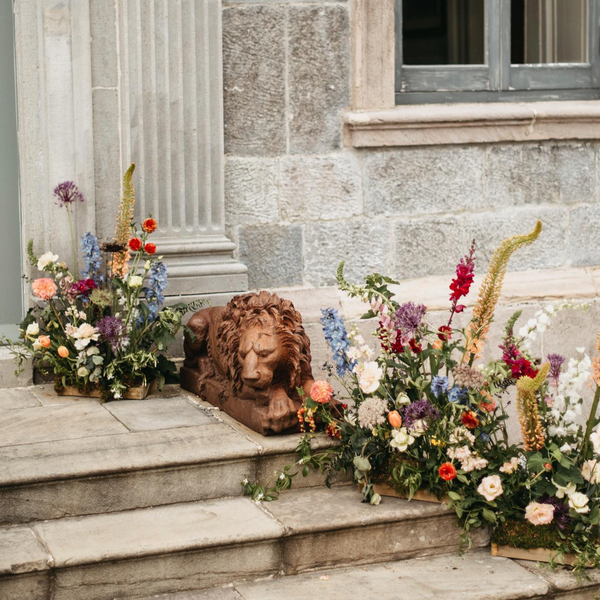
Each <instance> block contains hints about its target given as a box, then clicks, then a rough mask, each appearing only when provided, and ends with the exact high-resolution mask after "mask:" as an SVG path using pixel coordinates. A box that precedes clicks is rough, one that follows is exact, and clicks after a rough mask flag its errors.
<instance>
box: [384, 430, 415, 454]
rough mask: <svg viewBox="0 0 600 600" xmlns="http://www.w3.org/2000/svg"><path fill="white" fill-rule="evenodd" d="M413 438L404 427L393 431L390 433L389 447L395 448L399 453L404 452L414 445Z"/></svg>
mask: <svg viewBox="0 0 600 600" xmlns="http://www.w3.org/2000/svg"><path fill="white" fill-rule="evenodd" d="M414 442H415V438H414V437H413V436H412V435H410V433H408V430H407V429H406V427H401V428H400V429H394V431H393V432H392V441H391V442H390V446H391V447H392V448H396V450H398V451H399V452H406V450H407V449H408V447H409V446H410V445H411V444H414Z"/></svg>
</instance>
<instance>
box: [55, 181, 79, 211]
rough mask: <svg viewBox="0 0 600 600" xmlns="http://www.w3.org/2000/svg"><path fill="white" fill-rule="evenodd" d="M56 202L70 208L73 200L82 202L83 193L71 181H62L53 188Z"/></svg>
mask: <svg viewBox="0 0 600 600" xmlns="http://www.w3.org/2000/svg"><path fill="white" fill-rule="evenodd" d="M54 197H55V198H56V203H57V204H58V205H59V206H60V207H63V206H66V207H67V208H70V206H71V204H74V203H75V202H83V194H82V193H81V192H80V191H79V188H78V187H77V186H76V185H75V183H73V182H72V181H63V182H62V183H59V184H58V185H57V186H56V187H55V188H54Z"/></svg>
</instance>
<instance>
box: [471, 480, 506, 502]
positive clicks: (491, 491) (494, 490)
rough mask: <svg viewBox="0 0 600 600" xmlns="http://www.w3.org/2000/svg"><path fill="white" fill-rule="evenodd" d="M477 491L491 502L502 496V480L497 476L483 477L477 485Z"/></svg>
mask: <svg viewBox="0 0 600 600" xmlns="http://www.w3.org/2000/svg"><path fill="white" fill-rule="evenodd" d="M477 491H478V492H479V493H480V494H481V495H482V496H483V497H484V498H485V499H486V500H487V501H488V502H492V501H493V500H495V499H496V498H497V497H498V496H501V495H502V492H503V491H504V490H503V489H502V480H501V479H500V477H498V475H489V476H488V477H484V478H483V479H482V480H481V483H480V484H479V486H478V488H477Z"/></svg>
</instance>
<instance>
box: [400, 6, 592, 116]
mask: <svg viewBox="0 0 600 600" xmlns="http://www.w3.org/2000/svg"><path fill="white" fill-rule="evenodd" d="M402 1H403V0H395V2H394V17H395V18H394V27H395V65H396V66H395V103H396V105H402V104H426V103H438V102H506V101H510V102H515V101H532V100H566V99H572V100H595V99H599V98H600V89H599V84H600V46H599V35H598V34H599V31H600V8H599V5H600V0H588V26H589V30H588V53H589V54H588V56H589V62H588V63H560V64H551V63H550V64H549V63H546V64H525V65H512V64H511V63H510V41H511V39H510V35H511V19H510V7H511V2H510V0H485V13H484V14H485V17H484V18H485V34H484V40H485V60H486V64H484V65H403V64H402Z"/></svg>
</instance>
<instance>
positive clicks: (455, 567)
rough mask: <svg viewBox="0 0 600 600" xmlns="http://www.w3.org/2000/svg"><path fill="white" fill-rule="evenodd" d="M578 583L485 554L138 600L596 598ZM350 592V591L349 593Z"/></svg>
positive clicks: (594, 582)
mask: <svg viewBox="0 0 600 600" xmlns="http://www.w3.org/2000/svg"><path fill="white" fill-rule="evenodd" d="M590 575H591V579H590V580H589V581H588V580H585V579H584V580H579V579H578V578H577V577H576V576H574V575H573V574H572V573H569V572H567V571H563V570H557V571H554V572H553V571H548V570H547V569H540V568H539V567H537V566H536V564H535V563H525V562H520V563H518V562H513V561H511V560H509V559H506V558H497V557H492V556H490V554H489V551H485V550H481V551H476V552H470V553H468V554H466V555H464V556H457V555H450V556H439V557H427V558H415V559H411V560H405V561H396V562H388V563H383V564H378V565H370V566H361V567H351V568H345V569H332V570H328V571H316V572H314V571H313V572H310V573H305V574H302V575H296V576H293V577H285V578H280V579H275V580H270V581H258V582H250V583H242V584H238V585H234V586H230V587H225V588H213V589H210V590H203V591H194V592H177V593H175V594H168V595H161V596H153V597H145V598H143V599H140V600H281V598H285V599H286V600H347V599H348V598H364V599H366V600H440V599H443V600H525V599H527V598H528V599H531V598H534V599H541V598H548V599H554V600H596V599H597V598H598V597H599V594H600V575H599V574H598V573H596V572H595V571H592V572H591V573H590ZM349 590H352V593H351V594H350V593H349Z"/></svg>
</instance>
